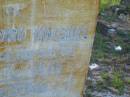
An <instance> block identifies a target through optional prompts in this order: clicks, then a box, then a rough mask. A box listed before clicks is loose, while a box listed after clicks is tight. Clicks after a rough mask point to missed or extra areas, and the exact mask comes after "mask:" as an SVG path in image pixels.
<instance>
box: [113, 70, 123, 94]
mask: <svg viewBox="0 0 130 97" xmlns="http://www.w3.org/2000/svg"><path fill="white" fill-rule="evenodd" d="M120 75H121V74H120V73H118V72H115V73H114V74H113V79H112V82H111V85H112V87H114V88H116V89H118V90H119V91H120V92H122V91H123V89H124V82H123V80H122V78H121V76H120Z"/></svg>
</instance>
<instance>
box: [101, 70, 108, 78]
mask: <svg viewBox="0 0 130 97" xmlns="http://www.w3.org/2000/svg"><path fill="white" fill-rule="evenodd" d="M101 77H102V78H103V79H104V80H108V79H109V73H104V72H103V73H101Z"/></svg>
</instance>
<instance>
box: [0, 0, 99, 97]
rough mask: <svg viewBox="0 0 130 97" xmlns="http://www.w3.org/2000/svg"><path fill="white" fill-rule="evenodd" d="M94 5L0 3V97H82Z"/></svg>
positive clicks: (63, 0)
mask: <svg viewBox="0 0 130 97" xmlns="http://www.w3.org/2000/svg"><path fill="white" fill-rule="evenodd" d="M97 13H98V0H0V97H81V96H82V91H83V86H84V81H85V76H86V74H87V69H88V63H89V59H90V55H91V50H92V43H93V39H94V31H95V25H96V17H97Z"/></svg>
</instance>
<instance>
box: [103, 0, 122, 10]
mask: <svg viewBox="0 0 130 97" xmlns="http://www.w3.org/2000/svg"><path fill="white" fill-rule="evenodd" d="M120 1H121V0H100V10H104V9H105V8H107V7H109V6H111V5H119V4H120Z"/></svg>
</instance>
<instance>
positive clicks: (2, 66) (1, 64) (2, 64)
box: [0, 62, 5, 70]
mask: <svg viewBox="0 0 130 97" xmlns="http://www.w3.org/2000/svg"><path fill="white" fill-rule="evenodd" d="M4 67H5V63H4V62H0V70H1V69H3V68H4Z"/></svg>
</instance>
